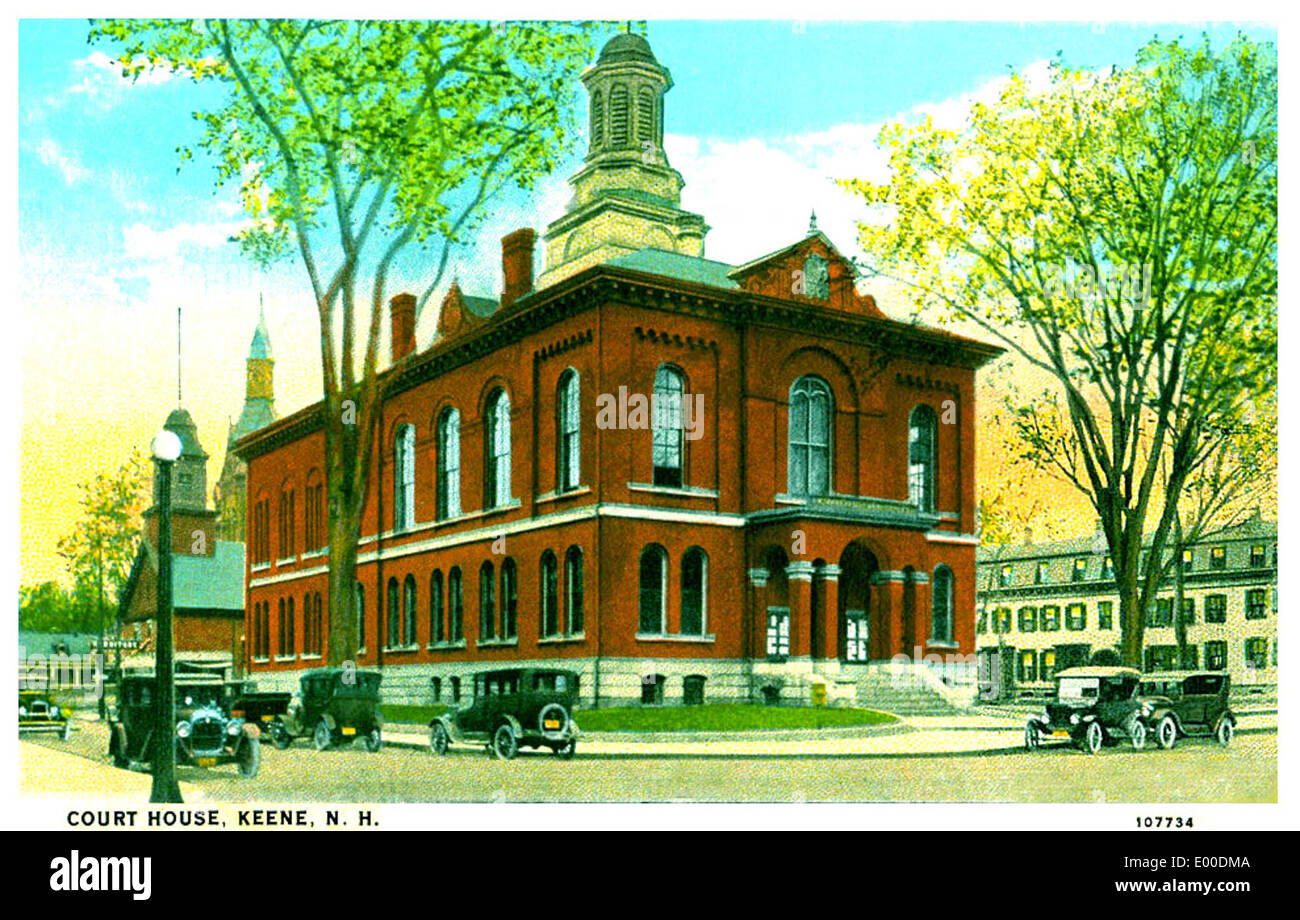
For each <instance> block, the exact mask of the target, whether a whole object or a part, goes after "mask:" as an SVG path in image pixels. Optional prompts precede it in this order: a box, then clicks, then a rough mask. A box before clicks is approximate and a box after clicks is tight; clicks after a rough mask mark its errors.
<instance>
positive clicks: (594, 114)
mask: <svg viewBox="0 0 1300 920" xmlns="http://www.w3.org/2000/svg"><path fill="white" fill-rule="evenodd" d="M604 140H605V97H604V96H603V95H601V92H600V90H595V91H594V92H593V93H592V94H591V149H592V150H599V149H600V148H601V147H602V146H603V141H604Z"/></svg>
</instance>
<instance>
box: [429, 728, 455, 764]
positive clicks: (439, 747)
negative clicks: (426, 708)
mask: <svg viewBox="0 0 1300 920" xmlns="http://www.w3.org/2000/svg"><path fill="white" fill-rule="evenodd" d="M449 742H450V739H449V738H448V737H447V729H446V727H445V726H444V725H443V724H442V723H441V722H434V723H433V725H431V726H429V750H431V751H433V753H435V754H437V755H438V756H439V757H442V756H443V755H444V754H446V753H447V746H448V744H449Z"/></svg>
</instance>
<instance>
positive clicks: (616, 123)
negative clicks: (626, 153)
mask: <svg viewBox="0 0 1300 920" xmlns="http://www.w3.org/2000/svg"><path fill="white" fill-rule="evenodd" d="M628 108H629V100H628V95H627V85H626V84H623V83H615V84H614V87H613V89H611V90H610V91H609V146H610V147H612V148H613V149H615V150H622V149H624V148H626V147H628V146H630V141H631V138H630V137H628V133H629V128H630V125H629V120H630V114H631V113H630V112H629V111H628Z"/></svg>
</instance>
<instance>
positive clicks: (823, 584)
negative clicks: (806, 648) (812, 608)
mask: <svg viewBox="0 0 1300 920" xmlns="http://www.w3.org/2000/svg"><path fill="white" fill-rule="evenodd" d="M817 586H818V588H820V590H821V602H822V607H821V609H822V612H823V616H822V629H821V636H819V637H818V638H819V639H820V642H819V643H818V646H817V648H816V649H815V650H814V651H813V657H814V658H830V659H836V658H839V656H840V628H841V624H840V567H839V566H838V565H832V564H829V563H828V564H826V565H823V566H821V567H820V568H818V569H817Z"/></svg>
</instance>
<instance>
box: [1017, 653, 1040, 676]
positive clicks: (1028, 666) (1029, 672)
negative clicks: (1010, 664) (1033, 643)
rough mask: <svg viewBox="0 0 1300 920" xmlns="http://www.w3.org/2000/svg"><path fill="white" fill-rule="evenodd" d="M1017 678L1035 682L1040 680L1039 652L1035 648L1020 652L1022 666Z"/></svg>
mask: <svg viewBox="0 0 1300 920" xmlns="http://www.w3.org/2000/svg"><path fill="white" fill-rule="evenodd" d="M1018 670H1019V673H1018V674H1017V675H1016V676H1017V679H1019V680H1021V681H1023V682H1025V683H1033V682H1034V681H1036V680H1038V653H1037V652H1035V651H1034V650H1033V649H1025V650H1024V651H1022V652H1021V653H1020V667H1019V669H1018Z"/></svg>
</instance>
